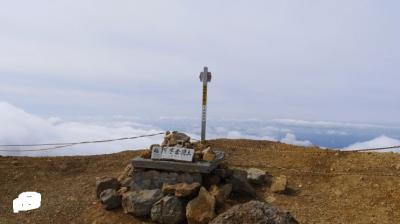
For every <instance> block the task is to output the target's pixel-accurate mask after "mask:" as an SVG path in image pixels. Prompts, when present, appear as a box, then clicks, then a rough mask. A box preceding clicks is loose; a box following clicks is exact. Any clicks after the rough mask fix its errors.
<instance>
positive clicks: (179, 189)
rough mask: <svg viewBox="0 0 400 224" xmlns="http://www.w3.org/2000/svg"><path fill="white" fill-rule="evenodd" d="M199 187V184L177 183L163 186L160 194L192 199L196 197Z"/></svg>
mask: <svg viewBox="0 0 400 224" xmlns="http://www.w3.org/2000/svg"><path fill="white" fill-rule="evenodd" d="M200 187H201V185H200V184H199V183H197V182H196V183H191V184H188V183H179V184H164V185H163V187H162V192H163V193H164V194H169V195H175V196H176V197H179V198H186V197H193V196H195V195H197V192H198V191H199V189H200Z"/></svg>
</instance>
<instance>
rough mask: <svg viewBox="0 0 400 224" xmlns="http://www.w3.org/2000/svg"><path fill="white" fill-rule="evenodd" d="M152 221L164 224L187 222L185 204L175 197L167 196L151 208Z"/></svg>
mask: <svg viewBox="0 0 400 224" xmlns="http://www.w3.org/2000/svg"><path fill="white" fill-rule="evenodd" d="M150 216H151V220H152V221H154V222H157V223H163V224H178V223H181V222H183V221H184V220H185V218H186V216H185V203H184V202H183V201H182V200H181V199H179V198H177V197H175V196H165V197H163V198H162V199H160V200H159V201H157V202H156V203H155V204H154V205H153V207H152V208H151V213H150Z"/></svg>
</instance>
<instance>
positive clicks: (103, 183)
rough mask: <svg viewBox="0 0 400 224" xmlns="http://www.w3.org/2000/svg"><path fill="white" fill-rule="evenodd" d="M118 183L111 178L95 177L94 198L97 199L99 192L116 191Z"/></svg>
mask: <svg viewBox="0 0 400 224" xmlns="http://www.w3.org/2000/svg"><path fill="white" fill-rule="evenodd" d="M118 188H119V182H118V180H117V179H116V178H113V177H96V197H97V198H99V197H100V194H101V192H103V191H104V190H107V189H114V190H118Z"/></svg>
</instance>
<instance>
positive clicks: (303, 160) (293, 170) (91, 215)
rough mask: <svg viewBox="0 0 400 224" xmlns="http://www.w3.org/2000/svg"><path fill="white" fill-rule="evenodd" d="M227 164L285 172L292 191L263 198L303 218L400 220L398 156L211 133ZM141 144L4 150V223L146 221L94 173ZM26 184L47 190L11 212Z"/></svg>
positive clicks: (107, 170) (116, 166)
mask: <svg viewBox="0 0 400 224" xmlns="http://www.w3.org/2000/svg"><path fill="white" fill-rule="evenodd" d="M210 144H211V145H213V146H214V147H216V148H219V149H221V150H223V151H225V152H226V158H227V163H228V165H230V166H235V167H238V168H247V167H258V168H261V169H264V170H266V171H267V172H268V173H269V174H270V175H272V176H277V175H282V174H283V175H286V176H287V177H288V180H289V188H290V190H289V192H288V194H286V195H279V194H273V193H271V192H270V191H269V189H268V186H265V187H261V188H258V189H257V193H258V197H259V198H260V199H261V200H266V201H269V202H271V203H272V204H273V205H275V206H278V207H280V208H282V209H284V210H288V211H290V212H291V213H292V214H293V215H294V216H295V217H296V218H297V219H298V220H299V221H300V222H301V223H399V222H400V189H399V186H400V155H399V154H394V153H337V152H333V151H327V150H321V149H316V148H311V149H310V148H307V149H306V148H303V147H296V146H289V145H285V144H281V143H273V142H269V141H253V140H224V139H219V140H213V141H210ZM139 153H140V152H139V151H125V152H121V153H117V154H110V155H99V156H73V157H48V158H47V157H45V158H43V157H42V158H30V157H0V192H1V195H0V223H1V224H3V223H97V224H99V223H143V222H145V221H146V220H138V219H135V218H134V217H132V216H130V215H126V214H123V213H122V212H121V211H119V210H117V211H113V212H108V211H104V210H103V209H102V208H101V205H100V204H99V203H98V202H97V201H96V199H95V195H94V190H95V186H94V185H95V177H96V176H107V175H109V176H117V175H118V174H119V173H120V172H121V171H122V170H123V168H124V167H125V166H126V164H127V163H128V162H129V160H130V159H131V158H133V157H134V156H137V155H138V154H139ZM24 191H37V192H40V193H41V194H42V207H41V208H40V209H37V210H34V211H30V212H24V213H19V214H13V213H12V208H11V207H12V200H13V199H14V198H16V197H17V196H18V194H19V193H21V192H24Z"/></svg>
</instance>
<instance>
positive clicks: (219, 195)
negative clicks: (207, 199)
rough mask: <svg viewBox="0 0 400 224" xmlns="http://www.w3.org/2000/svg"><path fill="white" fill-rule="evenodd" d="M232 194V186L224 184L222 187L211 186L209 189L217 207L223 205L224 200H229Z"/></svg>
mask: <svg viewBox="0 0 400 224" xmlns="http://www.w3.org/2000/svg"><path fill="white" fill-rule="evenodd" d="M231 192H232V184H225V185H222V186H217V185H212V186H211V187H210V194H211V195H212V196H214V197H215V202H216V204H217V206H219V207H221V206H223V205H224V203H225V200H226V199H228V198H229V195H230V194H231Z"/></svg>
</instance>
